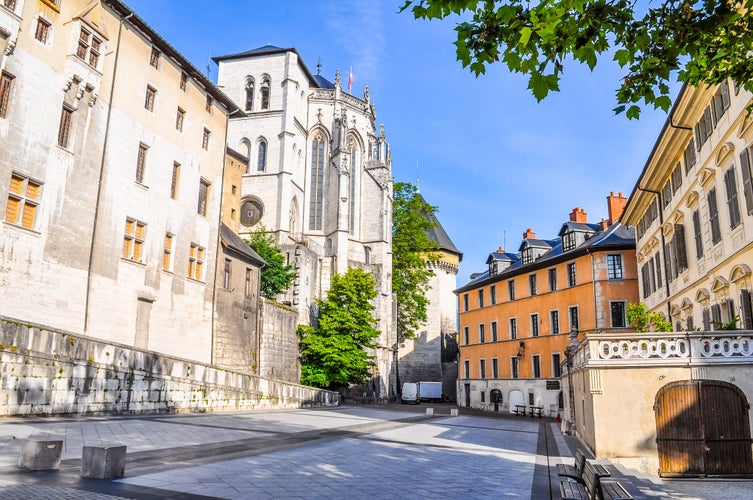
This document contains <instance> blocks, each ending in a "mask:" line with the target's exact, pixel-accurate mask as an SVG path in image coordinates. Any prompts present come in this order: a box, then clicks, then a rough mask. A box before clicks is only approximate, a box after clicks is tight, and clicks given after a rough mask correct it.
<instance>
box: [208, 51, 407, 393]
mask: <svg viewBox="0 0 753 500" xmlns="http://www.w3.org/2000/svg"><path fill="white" fill-rule="evenodd" d="M214 60H215V62H217V64H218V65H219V72H218V85H219V86H220V88H222V89H223V91H224V92H225V93H226V94H227V95H228V96H230V97H231V98H232V99H233V100H234V101H235V102H236V105H237V106H238V107H239V108H240V109H241V110H242V111H243V113H244V114H243V115H242V116H237V117H236V116H235V115H234V116H233V117H232V119H231V121H230V125H229V131H228V145H229V146H230V147H232V148H234V149H236V150H238V151H239V152H240V153H241V154H243V155H245V156H247V157H248V158H249V159H250V161H249V168H248V171H247V172H246V173H245V175H244V176H243V182H242V188H241V196H242V199H241V218H240V227H239V232H240V234H241V235H243V234H244V233H248V232H249V231H250V230H251V229H252V228H253V227H255V226H256V225H257V224H263V225H264V227H265V228H266V230H267V231H269V232H271V233H273V234H274V235H275V237H276V240H277V243H278V245H279V247H280V248H281V249H282V250H283V252H285V253H286V254H287V256H288V259H289V262H290V263H291V264H293V265H294V266H295V268H296V270H297V272H298V279H297V280H296V282H295V284H294V286H293V288H292V289H291V290H290V291H289V292H288V294H287V295H286V296H285V297H281V299H280V300H281V301H282V302H284V303H286V304H288V305H289V306H291V307H293V308H294V309H296V310H297V311H298V313H299V322H300V323H310V322H311V320H312V319H313V318H314V317H315V316H316V305H315V300H316V299H321V298H324V297H325V296H326V292H327V290H328V289H329V287H330V283H331V280H332V276H333V275H334V273H344V272H345V271H346V270H347V269H348V267H359V268H363V269H366V270H368V271H370V272H371V273H372V274H373V276H374V278H375V279H376V281H377V287H378V292H379V295H378V297H377V299H376V302H375V304H374V305H375V306H376V311H375V317H377V318H378V319H379V324H378V325H377V328H378V329H379V331H380V332H381V335H380V337H379V338H378V339H377V348H376V352H375V355H376V362H377V369H376V372H375V374H374V377H373V379H372V380H371V382H370V384H369V387H368V388H364V389H362V390H361V392H362V395H369V396H378V397H383V396H386V395H387V394H388V387H389V384H390V377H391V373H392V361H393V356H392V352H393V351H392V345H393V344H394V342H395V337H394V326H393V307H392V292H391V279H392V277H391V273H392V261H391V253H390V251H391V220H392V173H391V156H390V151H389V147H388V145H387V142H386V136H385V133H384V129H383V127H381V126H380V127H377V124H376V111H375V107H374V103H373V102H372V101H371V98H370V96H369V92H368V87H367V89H366V91H365V93H364V95H363V97H362V98H358V97H355V96H353V95H350V94H349V93H347V92H345V91H344V90H343V88H342V83H341V81H340V76H339V72H338V74H337V75H336V77H335V81H334V83H331V82H329V81H328V80H327V79H325V78H324V77H322V76H321V75H320V74H319V71H318V72H317V74H316V75H314V74H312V73H311V72H310V71H309V69H308V67H307V66H306V64H305V63H304V61H303V60H302V59H301V57H300V56H299V54H298V52H297V51H296V50H295V49H292V48H290V49H283V48H278V47H272V46H266V47H261V48H259V49H255V50H251V51H248V52H243V53H239V54H231V55H226V56H221V57H216V58H214Z"/></svg>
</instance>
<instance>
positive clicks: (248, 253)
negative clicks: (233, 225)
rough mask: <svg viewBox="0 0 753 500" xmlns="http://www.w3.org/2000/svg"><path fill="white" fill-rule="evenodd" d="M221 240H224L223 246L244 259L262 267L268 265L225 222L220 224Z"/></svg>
mask: <svg viewBox="0 0 753 500" xmlns="http://www.w3.org/2000/svg"><path fill="white" fill-rule="evenodd" d="M220 238H221V239H222V244H223V245H224V246H226V247H227V248H229V249H230V250H233V251H234V252H235V253H236V254H239V255H240V256H241V257H244V258H245V259H247V260H248V261H250V262H252V263H254V264H256V265H258V266H260V267H264V266H266V265H267V262H266V261H265V260H264V259H262V258H261V256H260V255H259V254H258V253H256V252H255V251H254V249H253V248H251V247H250V246H248V245H247V244H246V242H245V241H243V240H242V239H241V237H240V236H238V235H237V234H235V232H233V230H232V229H230V228H229V227H227V226H226V225H225V223H224V222H223V223H221V224H220Z"/></svg>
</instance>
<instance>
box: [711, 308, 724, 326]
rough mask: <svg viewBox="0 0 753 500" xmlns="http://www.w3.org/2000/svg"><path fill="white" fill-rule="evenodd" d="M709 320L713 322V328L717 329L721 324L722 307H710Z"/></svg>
mask: <svg viewBox="0 0 753 500" xmlns="http://www.w3.org/2000/svg"><path fill="white" fill-rule="evenodd" d="M711 320H712V321H713V322H714V328H718V327H719V323H721V322H722V306H721V305H719V304H714V305H712V306H711Z"/></svg>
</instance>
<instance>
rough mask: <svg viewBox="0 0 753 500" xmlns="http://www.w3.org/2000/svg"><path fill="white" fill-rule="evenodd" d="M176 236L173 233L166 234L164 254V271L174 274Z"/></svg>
mask: <svg viewBox="0 0 753 500" xmlns="http://www.w3.org/2000/svg"><path fill="white" fill-rule="evenodd" d="M174 239H175V235H174V234H172V233H165V242H164V248H163V253H162V270H163V271H167V272H172V270H173V265H174V263H173V240H174Z"/></svg>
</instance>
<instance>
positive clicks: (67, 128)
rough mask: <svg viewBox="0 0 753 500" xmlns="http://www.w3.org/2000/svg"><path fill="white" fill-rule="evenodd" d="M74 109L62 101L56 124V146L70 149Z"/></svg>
mask: <svg viewBox="0 0 753 500" xmlns="http://www.w3.org/2000/svg"><path fill="white" fill-rule="evenodd" d="M74 111H75V109H73V107H71V106H69V105H68V104H66V103H63V109H62V110H61V112H60V124H59V125H58V146H60V147H61V148H63V149H66V150H70V145H71V129H72V128H73V112H74Z"/></svg>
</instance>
